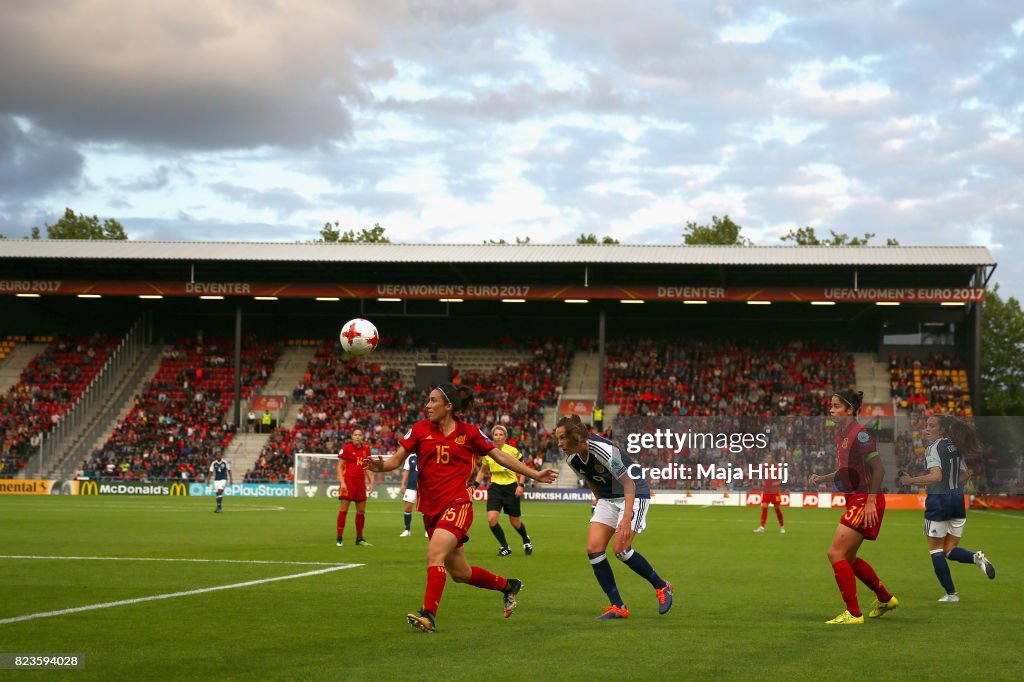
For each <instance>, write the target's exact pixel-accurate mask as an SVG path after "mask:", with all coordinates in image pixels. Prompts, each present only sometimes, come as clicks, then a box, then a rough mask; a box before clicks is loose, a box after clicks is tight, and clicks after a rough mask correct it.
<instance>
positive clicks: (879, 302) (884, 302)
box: [875, 301, 900, 305]
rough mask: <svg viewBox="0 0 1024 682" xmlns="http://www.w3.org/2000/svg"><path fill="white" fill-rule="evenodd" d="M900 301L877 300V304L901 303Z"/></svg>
mask: <svg viewBox="0 0 1024 682" xmlns="http://www.w3.org/2000/svg"><path fill="white" fill-rule="evenodd" d="M899 304H900V302H899V301H875V305H899Z"/></svg>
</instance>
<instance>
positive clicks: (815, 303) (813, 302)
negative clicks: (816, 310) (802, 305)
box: [811, 301, 836, 305]
mask: <svg viewBox="0 0 1024 682" xmlns="http://www.w3.org/2000/svg"><path fill="white" fill-rule="evenodd" d="M835 304H836V302H835V301H811V305H835Z"/></svg>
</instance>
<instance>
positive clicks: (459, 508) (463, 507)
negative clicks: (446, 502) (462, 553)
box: [423, 502, 473, 547]
mask: <svg viewBox="0 0 1024 682" xmlns="http://www.w3.org/2000/svg"><path fill="white" fill-rule="evenodd" d="M472 525H473V503H472V502H460V503H459V504H453V505H452V506H450V507H448V508H447V509H445V510H444V511H443V512H440V513H438V514H431V515H430V516H427V515H426V514H424V515H423V527H424V528H426V529H427V537H430V538H432V537H434V531H435V530H437V529H438V528H444V529H445V530H446V531H448V532H449V533H451V534H452V535H454V536H455V537H457V538H458V539H459V544H458V545H456V547H462V546H463V545H464V544H466V543H467V542H469V527H470V526H472Z"/></svg>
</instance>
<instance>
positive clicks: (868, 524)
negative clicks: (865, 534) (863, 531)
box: [864, 500, 878, 528]
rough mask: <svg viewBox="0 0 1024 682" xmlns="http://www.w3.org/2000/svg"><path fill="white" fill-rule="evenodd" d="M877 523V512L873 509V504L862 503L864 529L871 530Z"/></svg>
mask: <svg viewBox="0 0 1024 682" xmlns="http://www.w3.org/2000/svg"><path fill="white" fill-rule="evenodd" d="M876 523H878V510H877V509H876V508H875V503H874V502H872V501H871V500H868V501H867V502H865V503H864V527H865V528H872V527H874V525H875V524H876Z"/></svg>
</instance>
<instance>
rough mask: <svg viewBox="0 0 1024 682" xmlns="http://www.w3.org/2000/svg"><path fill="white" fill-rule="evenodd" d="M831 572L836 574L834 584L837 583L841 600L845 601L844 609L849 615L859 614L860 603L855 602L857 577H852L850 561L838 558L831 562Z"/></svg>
mask: <svg viewBox="0 0 1024 682" xmlns="http://www.w3.org/2000/svg"><path fill="white" fill-rule="evenodd" d="M832 572H833V573H835V574H836V584H837V585H839V594H841V595H843V601H844V602H846V610H847V611H849V612H850V614H851V615H854V616H859V615H861V613H860V604H859V603H858V602H857V578H856V577H854V574H853V567H852V566H850V562H849V561H847V560H846V559H840V560H839V561H837V562H835V563H834V564H832Z"/></svg>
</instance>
